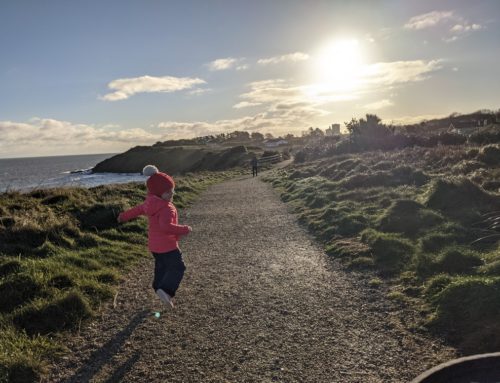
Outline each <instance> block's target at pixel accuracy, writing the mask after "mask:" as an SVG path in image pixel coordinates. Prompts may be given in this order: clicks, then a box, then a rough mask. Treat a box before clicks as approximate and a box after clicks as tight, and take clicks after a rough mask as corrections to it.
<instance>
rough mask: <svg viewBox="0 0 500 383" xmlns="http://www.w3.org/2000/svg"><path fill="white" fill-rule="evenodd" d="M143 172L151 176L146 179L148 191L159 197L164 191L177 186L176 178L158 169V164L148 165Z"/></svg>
mask: <svg viewBox="0 0 500 383" xmlns="http://www.w3.org/2000/svg"><path fill="white" fill-rule="evenodd" d="M142 174H144V175H145V176H149V178H148V180H147V181H146V186H147V188H148V192H150V193H151V194H154V195H156V196H158V197H161V195H162V194H163V193H165V192H169V191H171V190H172V189H173V188H174V187H175V182H174V179H173V178H172V177H170V176H169V175H168V174H165V173H162V172H160V171H158V168H157V167H156V166H153V165H147V166H146V167H145V168H144V169H143V170H142Z"/></svg>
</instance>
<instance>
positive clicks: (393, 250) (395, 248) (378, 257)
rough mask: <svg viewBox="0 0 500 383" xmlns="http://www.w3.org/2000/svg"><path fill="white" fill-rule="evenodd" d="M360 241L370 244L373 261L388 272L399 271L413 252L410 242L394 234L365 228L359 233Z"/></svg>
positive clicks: (383, 270)
mask: <svg viewBox="0 0 500 383" xmlns="http://www.w3.org/2000/svg"><path fill="white" fill-rule="evenodd" d="M361 241H362V242H364V243H366V244H368V245H369V246H370V248H371V250H372V252H373V256H374V259H375V263H376V264H377V265H378V266H379V267H380V269H381V271H382V272H384V273H388V274H392V273H394V272H397V271H401V270H402V269H403V268H404V267H405V266H406V265H407V264H408V260H409V259H410V258H411V257H412V255H413V253H414V247H413V245H412V244H411V242H410V241H408V240H407V239H404V238H402V237H400V236H399V235H396V234H388V233H381V232H378V231H375V230H373V229H367V230H365V231H363V232H362V233H361Z"/></svg>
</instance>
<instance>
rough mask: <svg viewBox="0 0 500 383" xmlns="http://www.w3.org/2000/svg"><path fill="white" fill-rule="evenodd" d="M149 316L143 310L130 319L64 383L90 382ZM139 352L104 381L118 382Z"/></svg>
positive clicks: (134, 361) (137, 357)
mask: <svg viewBox="0 0 500 383" xmlns="http://www.w3.org/2000/svg"><path fill="white" fill-rule="evenodd" d="M148 315H149V311H147V310H144V311H141V312H140V313H137V314H136V315H134V316H133V317H132V319H131V320H130V322H129V324H128V325H127V326H126V327H125V328H124V329H123V330H121V331H120V332H119V333H117V334H116V335H115V336H114V337H113V338H111V339H110V340H109V341H108V342H107V343H106V344H105V345H103V346H102V347H101V348H100V349H98V350H96V351H95V352H94V353H93V354H92V356H91V357H90V358H89V359H88V360H87V361H85V362H84V364H83V365H82V366H81V367H80V368H79V369H78V371H76V372H75V374H74V375H73V376H71V377H70V378H68V379H67V380H65V381H64V382H66V383H81V382H88V381H90V380H91V379H92V378H93V377H94V376H95V375H97V373H98V372H99V371H100V370H101V368H102V367H103V366H104V365H106V364H107V363H108V362H109V361H110V360H111V359H112V358H113V356H114V355H116V354H117V353H118V352H119V351H120V349H121V348H122V346H123V344H124V343H125V342H126V341H127V339H129V338H130V335H132V333H133V332H134V330H135V329H136V328H137V327H138V326H139V325H140V324H141V323H142V322H144V319H146V317H147V316H148ZM139 355H140V354H139V352H135V353H134V354H133V355H132V357H130V358H129V359H128V360H127V361H126V362H125V363H123V364H122V365H120V366H118V367H117V368H116V370H115V372H113V374H112V375H111V376H110V377H109V378H108V379H107V380H106V382H118V381H120V378H121V377H123V376H124V375H125V374H126V372H127V371H128V370H130V369H131V367H132V366H133V365H134V364H135V363H136V362H137V360H138V359H139Z"/></svg>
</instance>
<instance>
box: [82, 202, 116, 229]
mask: <svg viewBox="0 0 500 383" xmlns="http://www.w3.org/2000/svg"><path fill="white" fill-rule="evenodd" d="M123 210H125V207H124V205H122V204H96V205H93V206H91V207H89V208H88V209H86V210H82V211H80V212H79V213H78V214H77V218H78V220H79V221H80V223H81V225H82V227H83V228H84V229H87V230H88V229H96V230H106V229H110V228H113V227H116V226H117V225H118V223H117V221H116V219H117V217H118V214H119V213H120V212H121V211H123Z"/></svg>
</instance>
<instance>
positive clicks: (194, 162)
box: [93, 146, 261, 174]
mask: <svg viewBox="0 0 500 383" xmlns="http://www.w3.org/2000/svg"><path fill="white" fill-rule="evenodd" d="M260 153H261V151H260V150H254V151H250V150H248V149H247V148H246V147H245V146H235V147H232V148H223V149H217V148H210V147H203V146H177V147H162V146H136V147H134V148H132V149H130V150H128V151H126V152H125V153H121V154H118V155H116V156H113V157H111V158H109V159H106V160H104V161H103V162H100V163H98V164H97V165H96V166H95V167H94V169H93V171H94V172H96V173H105V172H109V173H140V172H141V171H142V169H143V167H144V166H145V165H148V164H155V165H156V166H158V168H159V169H161V170H162V171H165V172H167V173H169V174H185V173H189V172H197V171H203V170H225V169H229V168H233V167H236V166H243V165H246V164H248V162H249V161H250V159H251V158H252V157H253V155H254V154H259V155H260Z"/></svg>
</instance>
